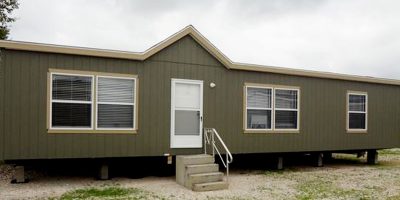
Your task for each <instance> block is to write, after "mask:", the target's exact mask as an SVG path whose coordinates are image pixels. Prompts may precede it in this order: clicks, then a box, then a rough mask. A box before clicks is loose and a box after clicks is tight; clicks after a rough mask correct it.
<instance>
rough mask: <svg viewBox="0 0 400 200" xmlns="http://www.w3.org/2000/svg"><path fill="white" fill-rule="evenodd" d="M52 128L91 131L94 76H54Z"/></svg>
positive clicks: (52, 80)
mask: <svg viewBox="0 0 400 200" xmlns="http://www.w3.org/2000/svg"><path fill="white" fill-rule="evenodd" d="M51 85H52V93H51V128H53V129H91V128H92V127H93V123H92V121H93V120H92V110H93V109H92V108H93V98H92V96H93V95H92V92H93V76H81V75H65V74H53V75H52V78H51Z"/></svg>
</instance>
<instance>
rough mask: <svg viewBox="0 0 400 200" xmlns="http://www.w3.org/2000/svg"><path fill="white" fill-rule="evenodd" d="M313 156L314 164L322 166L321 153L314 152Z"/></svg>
mask: <svg viewBox="0 0 400 200" xmlns="http://www.w3.org/2000/svg"><path fill="white" fill-rule="evenodd" d="M314 158H315V166H316V167H323V166H324V162H323V154H322V153H316V154H315V155H314Z"/></svg>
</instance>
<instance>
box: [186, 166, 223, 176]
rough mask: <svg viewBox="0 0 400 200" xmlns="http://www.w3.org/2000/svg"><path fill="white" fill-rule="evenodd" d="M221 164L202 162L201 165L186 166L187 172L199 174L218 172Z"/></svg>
mask: <svg viewBox="0 0 400 200" xmlns="http://www.w3.org/2000/svg"><path fill="white" fill-rule="evenodd" d="M218 171H219V165H218V164H201V165H187V166H186V174H187V175H189V174H199V173H208V172H218Z"/></svg>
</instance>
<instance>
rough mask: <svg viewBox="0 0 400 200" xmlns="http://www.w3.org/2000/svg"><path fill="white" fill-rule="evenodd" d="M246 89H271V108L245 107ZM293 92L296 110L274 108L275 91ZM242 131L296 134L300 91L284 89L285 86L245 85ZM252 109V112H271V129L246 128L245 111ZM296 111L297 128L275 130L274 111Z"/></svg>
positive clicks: (292, 88) (298, 121)
mask: <svg viewBox="0 0 400 200" xmlns="http://www.w3.org/2000/svg"><path fill="white" fill-rule="evenodd" d="M247 88H264V89H271V108H255V107H247ZM277 89H278V90H295V91H297V109H290V108H278V109H276V108H275V90H277ZM244 106H245V111H244V122H245V123H244V130H245V131H248V132H252V131H254V132H259V131H265V132H294V131H295V132H298V131H299V130H300V89H299V88H295V87H286V86H260V85H251V84H250V85H245V98H244ZM248 109H254V110H271V128H270V129H249V128H247V123H248V122H247V110H248ZM276 110H278V111H279V110H281V111H297V128H295V129H282V128H275V111H276Z"/></svg>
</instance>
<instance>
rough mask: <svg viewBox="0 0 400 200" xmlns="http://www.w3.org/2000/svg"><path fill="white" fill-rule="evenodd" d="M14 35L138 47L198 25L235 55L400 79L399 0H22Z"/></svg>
mask: <svg viewBox="0 0 400 200" xmlns="http://www.w3.org/2000/svg"><path fill="white" fill-rule="evenodd" d="M14 15H15V16H16V17H17V18H18V20H17V21H16V22H15V23H14V24H13V25H12V28H11V35H10V39H12V40H20V41H30V42H42V43H53V44H62V45H72V46H84V47H94V48H104V49H115V50H126V51H134V52H140V51H144V50H146V49H147V48H149V47H151V46H152V45H154V44H155V43H157V42H160V41H161V40H163V39H165V38H166V37H168V36H170V35H172V34H173V33H175V32H177V31H179V30H180V29H182V28H184V27H185V26H187V25H189V24H192V25H194V26H195V27H196V28H197V29H198V30H199V31H200V32H201V33H202V34H203V35H204V36H205V37H206V38H208V39H209V40H210V41H211V42H212V43H213V44H214V45H215V46H216V47H217V48H219V49H220V50H221V51H222V52H223V53H224V54H226V55H227V56H228V57H229V58H230V59H231V60H233V61H235V62H243V63H252V64H261V65H272V66H282V67H290V68H299V69H310V70H319V71H331V72H337V73H348V74H356V75H367V76H374V77H386V78H395V79H400V1H398V0H383V1H376V0H370V1H368V0H354V1H353V0H326V1H324V0H296V1H294V0H275V1H274V0H270V1H266V0H259V1H248V0H247V1H246V0H243V1H228V0H225V1H224V0H222V1H211V0H210V1H207V0H201V1H194V0H193V1H189V0H182V1H151V0H150V1H149V0H147V1H146V0H140V1H134V0H120V1H118V0H103V1H99V0H68V1H65V0H34V1H32V0H20V8H19V9H18V10H16V11H15V13H14Z"/></svg>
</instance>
